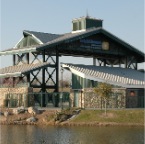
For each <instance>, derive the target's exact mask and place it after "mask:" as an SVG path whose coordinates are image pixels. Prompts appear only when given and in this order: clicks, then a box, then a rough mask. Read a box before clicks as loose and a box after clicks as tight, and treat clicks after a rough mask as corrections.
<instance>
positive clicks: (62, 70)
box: [60, 67, 64, 110]
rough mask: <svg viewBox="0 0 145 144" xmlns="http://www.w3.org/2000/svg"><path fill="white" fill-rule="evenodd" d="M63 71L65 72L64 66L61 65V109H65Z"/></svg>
mask: <svg viewBox="0 0 145 144" xmlns="http://www.w3.org/2000/svg"><path fill="white" fill-rule="evenodd" d="M63 72H64V69H63V67H61V96H60V99H61V109H62V110H63Z"/></svg>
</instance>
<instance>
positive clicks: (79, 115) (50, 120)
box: [0, 109, 145, 127]
mask: <svg viewBox="0 0 145 144" xmlns="http://www.w3.org/2000/svg"><path fill="white" fill-rule="evenodd" d="M4 111H5V109H3V111H1V115H0V125H36V126H44V125H45V126H96V127H100V126H105V127H107V126H131V127H132V126H134V127H137V126H141V127H144V126H145V123H144V110H108V113H107V117H106V116H105V115H104V112H102V111H100V110H95V111H94V110H81V111H77V110H75V111H74V110H72V111H71V110H69V111H68V110H67V111H66V110H65V111H60V112H58V111H56V110H41V111H39V113H38V114H35V115H33V114H30V113H28V112H27V111H26V112H24V113H19V114H13V111H12V110H10V111H9V115H8V116H7V117H5V116H4V115H3V114H2V113H4ZM74 112H75V115H71V116H72V117H71V118H70V117H69V118H68V117H67V118H66V116H70V114H72V113H74ZM57 113H58V114H59V115H57ZM32 117H33V118H34V119H35V121H27V119H29V118H32ZM56 118H57V119H56Z"/></svg>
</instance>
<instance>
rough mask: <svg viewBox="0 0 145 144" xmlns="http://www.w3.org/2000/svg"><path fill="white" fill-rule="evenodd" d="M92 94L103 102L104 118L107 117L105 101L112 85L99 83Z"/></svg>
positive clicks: (109, 94)
mask: <svg viewBox="0 0 145 144" xmlns="http://www.w3.org/2000/svg"><path fill="white" fill-rule="evenodd" d="M94 92H95V93H96V94H97V95H98V96H100V97H102V98H103V99H104V100H105V116H106V115H107V101H108V99H109V97H110V96H111V94H112V85H110V84H107V83H99V84H98V86H97V87H96V88H94Z"/></svg>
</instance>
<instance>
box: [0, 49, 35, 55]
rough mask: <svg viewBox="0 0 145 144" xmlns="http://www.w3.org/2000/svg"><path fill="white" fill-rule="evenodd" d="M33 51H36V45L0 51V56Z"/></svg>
mask: <svg viewBox="0 0 145 144" xmlns="http://www.w3.org/2000/svg"><path fill="white" fill-rule="evenodd" d="M35 51H36V47H32V48H25V49H16V50H15V49H14V50H9V51H4V52H0V56H4V55H11V54H22V53H28V52H35Z"/></svg>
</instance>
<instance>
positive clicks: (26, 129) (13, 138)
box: [1, 125, 144, 144]
mask: <svg viewBox="0 0 145 144" xmlns="http://www.w3.org/2000/svg"><path fill="white" fill-rule="evenodd" d="M1 144H144V128H143V127H84V126H83V127H82V126H81V127H53V126H31V125H25V126H16V125H15V126H13V125H8V126H7V125H2V126H1Z"/></svg>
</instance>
